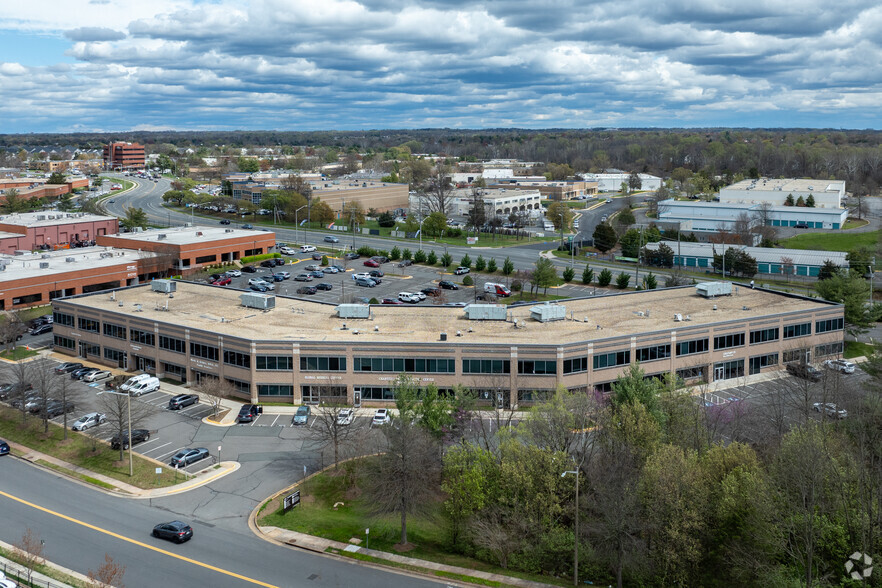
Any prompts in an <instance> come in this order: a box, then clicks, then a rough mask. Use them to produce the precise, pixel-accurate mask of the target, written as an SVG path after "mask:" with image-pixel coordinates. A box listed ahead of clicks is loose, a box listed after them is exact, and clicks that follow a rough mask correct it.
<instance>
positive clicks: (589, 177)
mask: <svg viewBox="0 0 882 588" xmlns="http://www.w3.org/2000/svg"><path fill="white" fill-rule="evenodd" d="M580 175H581V176H582V178H584V179H585V180H586V181H589V182H597V191H598V192H618V191H619V190H621V189H622V182H625V183H626V184H627V183H628V180H629V179H630V178H631V174H629V173H625V172H622V173H614V174H590V173H584V174H580ZM637 175H638V176H640V182H641V184H640V189H641V190H658V189H659V188H661V185H662V179H661V178H659V177H658V176H652V175H649V174H637Z"/></svg>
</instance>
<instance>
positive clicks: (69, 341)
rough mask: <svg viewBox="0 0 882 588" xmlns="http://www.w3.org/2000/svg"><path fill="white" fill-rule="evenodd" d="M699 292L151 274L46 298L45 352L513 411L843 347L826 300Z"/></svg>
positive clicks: (289, 396)
mask: <svg viewBox="0 0 882 588" xmlns="http://www.w3.org/2000/svg"><path fill="white" fill-rule="evenodd" d="M700 286H702V287H701V288H696V287H692V286H687V287H682V288H670V289H664V290H650V291H643V292H634V293H625V294H617V295H610V296H600V297H596V298H586V299H574V300H566V301H561V302H560V303H555V304H540V305H537V306H520V307H505V306H501V305H500V306H497V305H472V306H470V307H466V308H465V309H462V308H453V307H438V306H408V307H393V306H371V307H369V306H366V305H357V304H356V305H351V304H350V305H341V306H339V307H336V308H335V307H334V306H333V305H328V304H322V303H318V302H313V301H309V300H300V299H297V298H290V297H287V296H278V295H277V296H270V295H264V294H256V293H253V292H241V291H235V290H230V289H226V288H215V287H212V286H209V285H207V284H196V283H188V282H174V281H157V282H154V283H152V284H150V285H141V286H136V287H132V288H127V289H122V290H119V291H117V292H115V294H114V295H113V297H111V296H108V295H107V294H102V295H93V296H78V297H74V298H66V299H62V300H55V301H53V310H54V318H55V327H54V337H55V349H56V350H57V351H60V352H63V353H66V354H69V355H72V356H74V355H80V356H91V358H92V359H94V360H95V361H99V362H102V363H105V364H108V365H113V366H121V367H127V368H129V369H141V370H144V371H147V372H150V373H155V374H156V375H157V376H160V377H165V378H174V379H177V380H180V381H187V382H198V381H200V380H202V379H203V378H206V377H213V378H222V379H224V380H227V381H229V382H230V384H231V385H232V386H233V387H234V388H235V390H236V391H237V396H238V397H240V398H241V399H242V400H245V401H251V402H256V401H276V402H290V403H294V404H299V403H307V402H309V403H313V402H315V403H317V402H322V401H324V402H333V403H340V404H343V403H345V404H349V405H355V406H361V405H363V404H366V405H372V406H389V405H390V404H391V403H392V402H394V388H395V379H396V378H397V377H398V375H400V374H402V373H407V374H409V375H411V376H412V377H414V378H415V379H417V380H418V381H419V382H420V384H422V385H428V384H433V385H435V386H437V388H438V389H439V391H440V392H441V393H452V392H453V391H454V388H455V387H456V386H457V385H463V386H466V387H469V388H472V389H474V390H476V391H477V393H478V395H479V397H480V398H482V399H485V401H486V402H488V403H493V404H496V405H498V406H513V407H514V406H529V405H531V404H533V403H535V402H537V401H539V400H542V399H545V398H548V397H549V396H550V395H552V394H553V393H554V391H555V389H556V388H557V387H558V386H563V387H565V388H567V389H569V390H572V391H576V392H583V393H590V392H592V391H600V392H606V391H609V390H610V389H611V386H612V383H613V382H615V380H616V378H617V377H619V376H621V375H622V374H623V373H625V371H626V370H627V369H628V366H629V365H630V364H632V363H634V362H639V363H640V365H641V367H642V368H643V370H644V371H645V372H646V374H647V375H648V376H650V377H662V376H664V375H665V374H669V373H674V374H677V375H678V376H679V377H681V378H682V379H683V380H685V381H687V382H698V381H708V382H714V381H719V380H727V379H734V378H740V377H742V376H745V375H748V374H759V373H763V372H767V371H775V370H780V369H782V368H783V367H784V364H786V363H790V362H801V361H816V360H819V359H822V358H826V357H831V356H837V355H839V354H841V353H842V349H843V307H842V306H841V305H839V304H833V303H829V302H825V301H821V300H816V299H811V298H806V297H801V296H796V295H791V294H784V293H780V292H773V291H768V290H762V289H751V288H749V287H745V286H736V287H735V288H734V289H733V288H732V286H731V284H729V283H720V282H715V283H711V284H710V285H700ZM718 290H719V291H718ZM727 292H728V294H727ZM710 293H713V294H714V296H715V297H714V298H713V299H711V298H708V297H707V296H708V295H709V294H710Z"/></svg>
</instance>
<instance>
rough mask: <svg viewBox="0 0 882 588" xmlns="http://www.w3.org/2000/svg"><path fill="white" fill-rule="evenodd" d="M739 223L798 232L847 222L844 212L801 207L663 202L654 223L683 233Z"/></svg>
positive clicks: (839, 209)
mask: <svg viewBox="0 0 882 588" xmlns="http://www.w3.org/2000/svg"><path fill="white" fill-rule="evenodd" d="M740 219H748V220H749V221H750V222H751V223H757V222H762V221H763V220H764V221H765V223H766V224H767V225H769V226H772V227H796V228H801V229H841V228H842V227H843V225H845V221H846V220H848V211H847V210H845V209H844V208H808V207H804V206H776V205H772V206H765V205H763V204H755V203H751V202H731V203H727V202H699V201H696V200H673V199H669V200H663V201H661V202H659V203H658V220H659V221H661V222H667V223H680V229H681V230H683V231H694V232H695V233H696V234H699V233H715V232H718V231H719V230H720V229H724V230H727V231H733V230H735V228H736V223H737V222H739V220H740Z"/></svg>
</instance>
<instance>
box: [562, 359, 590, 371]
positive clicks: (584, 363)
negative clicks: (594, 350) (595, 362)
mask: <svg viewBox="0 0 882 588" xmlns="http://www.w3.org/2000/svg"><path fill="white" fill-rule="evenodd" d="M587 371H588V358H587V357H574V358H572V359H565V360H564V362H563V373H564V374H576V373H579V372H587Z"/></svg>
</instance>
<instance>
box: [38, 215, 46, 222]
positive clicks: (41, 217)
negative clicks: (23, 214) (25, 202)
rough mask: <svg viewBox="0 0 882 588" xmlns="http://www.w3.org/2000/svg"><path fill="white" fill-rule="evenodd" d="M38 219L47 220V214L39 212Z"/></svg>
mask: <svg viewBox="0 0 882 588" xmlns="http://www.w3.org/2000/svg"><path fill="white" fill-rule="evenodd" d="M37 220H38V221H41V220H46V215H45V214H38V215H37Z"/></svg>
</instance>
